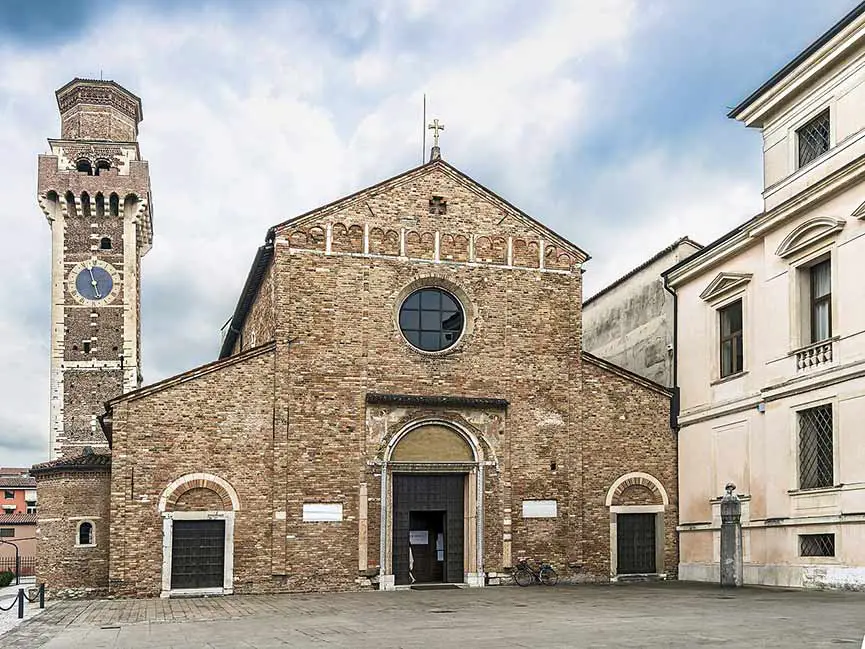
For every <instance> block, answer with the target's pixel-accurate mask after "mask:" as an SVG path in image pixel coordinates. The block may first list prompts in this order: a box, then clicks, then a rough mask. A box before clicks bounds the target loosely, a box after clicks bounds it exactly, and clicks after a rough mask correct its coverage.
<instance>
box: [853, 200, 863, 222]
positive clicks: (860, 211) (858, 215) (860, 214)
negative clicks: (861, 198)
mask: <svg viewBox="0 0 865 649" xmlns="http://www.w3.org/2000/svg"><path fill="white" fill-rule="evenodd" d="M853 216H855V217H856V218H857V219H865V203H862V204H861V205H860V206H859V207H857V208H856V209H855V210H854V211H853Z"/></svg>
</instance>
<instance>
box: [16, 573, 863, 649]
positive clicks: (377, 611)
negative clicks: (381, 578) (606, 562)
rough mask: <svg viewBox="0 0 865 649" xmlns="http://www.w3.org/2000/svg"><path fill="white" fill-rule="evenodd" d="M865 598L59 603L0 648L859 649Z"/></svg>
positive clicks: (568, 590) (492, 591) (601, 594)
mask: <svg viewBox="0 0 865 649" xmlns="http://www.w3.org/2000/svg"><path fill="white" fill-rule="evenodd" d="M863 635H865V593H843V592H841V593H839V592H813V591H807V592H803V591H785V590H775V589H772V590H770V589H758V588H745V589H740V590H737V591H735V592H731V591H725V590H721V589H719V588H717V587H714V586H706V585H696V584H683V583H676V582H673V583H666V584H663V583H662V584H629V585H615V586H557V587H555V588H543V587H541V586H535V587H532V588H525V589H521V588H516V587H498V588H486V589H461V590H436V591H399V592H390V593H340V594H320V595H247V596H235V597H219V598H209V599H173V600H159V599H149V600H99V601H89V602H53V603H50V605H49V606H48V608H47V609H46V611H45V612H44V613H43V614H41V615H39V616H38V617H35V618H33V619H32V620H27V621H25V622H24V623H23V624H21V625H20V626H19V627H17V628H16V629H14V630H12V631H10V632H9V633H7V634H5V635H2V636H0V647H3V648H4V649H5V648H6V647H15V648H16V649H18V648H21V649H29V648H31V647H32V648H34V649H35V648H43V649H66V648H73V647H74V648H75V649H82V648H85V647H86V648H87V649H99V648H102V647H123V648H125V649H134V648H138V647H159V648H165V649H169V648H175V647H176V648H180V647H183V648H199V647H200V648H208V649H229V648H231V649H234V648H243V649H253V648H255V649H268V648H273V647H283V648H284V647H352V648H354V647H358V648H359V647H402V648H406V649H410V648H416V647H447V648H448V649H456V648H457V647H472V648H474V647H479V648H484V647H497V648H502V647H703V646H705V647H711V646H717V647H721V646H723V647H788V648H789V647H843V646H849V647H855V648H856V649H859V648H860V647H861V646H862V640H863Z"/></svg>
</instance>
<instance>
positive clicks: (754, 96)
mask: <svg viewBox="0 0 865 649" xmlns="http://www.w3.org/2000/svg"><path fill="white" fill-rule="evenodd" d="M863 13H865V2H860V3H859V4H858V5H856V6H855V7H854V8H853V9H852V10H851V11H850V13H848V14H847V15H846V16H844V17H843V18H842V19H841V20H839V21H838V22H837V23H835V24H834V25H832V27H830V28H829V29H828V30H827V31H826V32H825V33H824V34H823V35H822V36H820V38H818V39H817V40H816V41H814V42H813V43H811V44H810V45H809V46H808V47H806V48H805V49H804V50H803V51H802V52H800V53H799V54H798V55H797V56H796V58H794V59H793V60H792V61H790V62H789V63H788V64H787V65H785V66H784V67H783V68H781V69H780V70H778V72H776V73H775V74H773V75H772V77H771V78H770V79H769V80H768V81H766V83H764V84H763V85H762V86H760V87H759V88H757V89H756V90H755V91H754V92H752V93H751V94H750V95H748V96H747V97H746V98H745V99H744V100H742V101H741V102H740V103H739V105H738V106H736V107H735V108H734V109H733V110H731V111H730V112H729V113H727V117H731V118H734V119H736V118H738V117H739V115H741V114H742V112H744V111H745V110H746V109H747V108H748V107H749V106H751V105H752V104H753V103H755V102H756V101H757V100H758V99H759V98H760V97H762V96H763V95H764V94H765V93H766V92H767V91H768V90H770V89H771V88H772V87H774V86H775V85H777V84H778V83H780V82H781V81H782V80H783V79H784V78H785V77H786V76H787V75H788V74H790V73H791V72H793V70H795V69H796V68H798V67H799V66H800V65H801V64H802V63H803V62H805V61H806V60H807V59H808V58H809V57H810V56H811V55H813V54H814V53H816V52H817V51H818V50H819V49H820V48H821V47H823V46H824V45H826V43H828V42H829V41H830V40H832V39H833V38H834V37H835V36H837V35H838V34H839V33H841V32H842V31H843V30H844V28H845V27H847V26H848V25H850V23H852V22H853V21H855V20H856V19H857V18H859V16H861V15H862V14H863Z"/></svg>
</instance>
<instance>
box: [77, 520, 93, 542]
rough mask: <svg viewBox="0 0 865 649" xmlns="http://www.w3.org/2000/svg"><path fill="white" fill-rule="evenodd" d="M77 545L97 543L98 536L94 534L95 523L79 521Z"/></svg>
mask: <svg viewBox="0 0 865 649" xmlns="http://www.w3.org/2000/svg"><path fill="white" fill-rule="evenodd" d="M76 545H96V536H95V535H94V534H93V523H91V522H90V521H81V522H80V523H78V543H77V544H76Z"/></svg>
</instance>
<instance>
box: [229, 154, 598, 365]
mask: <svg viewBox="0 0 865 649" xmlns="http://www.w3.org/2000/svg"><path fill="white" fill-rule="evenodd" d="M436 168H438V169H440V170H441V171H443V172H444V173H446V174H448V175H449V176H451V177H452V178H455V179H456V180H458V181H459V182H462V183H463V184H465V185H469V186H471V187H472V188H473V189H475V190H476V191H478V192H480V193H482V194H484V196H485V197H486V198H487V199H488V200H491V201H493V202H495V203H498V204H499V205H500V206H501V207H502V208H503V209H504V210H506V211H507V212H510V213H511V215H512V216H514V217H515V218H517V219H519V220H521V221H522V222H523V223H525V224H526V225H527V226H528V227H529V228H531V229H532V230H536V231H537V232H538V234H540V235H542V236H544V237H546V238H549V239H550V240H552V241H554V242H556V243H557V244H558V245H562V246H564V247H566V248H570V249H571V250H572V251H573V252H575V253H576V254H577V256H578V257H579V260H580V262H581V263H582V262H585V261H587V260H588V259H590V258H591V257H590V255H589V254H588V253H587V252H586V251H584V250H583V249H582V248H580V247H579V246H577V245H576V244H575V243H572V242H571V241H568V240H567V239H565V238H564V237H562V236H561V235H559V234H557V233H556V232H554V231H553V230H551V229H550V228H548V227H547V226H545V225H544V224H543V223H541V222H540V221H538V220H536V219H535V218H533V217H531V216H529V215H528V214H526V213H525V212H523V211H522V210H521V209H519V208H518V207H516V206H515V205H513V204H512V203H509V202H508V201H506V200H505V199H504V198H502V197H501V196H499V195H498V194H496V193H495V192H493V191H492V190H491V189H489V188H487V187H485V186H484V185H482V184H481V183H479V182H478V181H476V180H475V179H474V178H472V177H470V176H468V175H466V174H464V173H463V172H462V171H460V170H459V169H457V168H456V167H454V166H453V165H451V164H449V163H448V162H445V161H444V160H443V159H441V158H436V159H433V160H430V161H429V162H425V163H424V164H422V165H420V166H417V167H414V168H413V169H409V170H408V171H404V172H402V173H400V174H397V175H396V176H392V177H391V178H388V179H386V180H383V181H381V182H379V183H376V184H375V185H371V186H369V187H365V188H363V189H361V190H358V191H356V192H354V193H352V194H349V195H348V196H343V197H342V198H339V199H337V200H335V201H333V202H331V203H328V204H326V205H322V206H321V207H316V208H315V209H313V210H310V211H308V212H304V213H303V214H300V215H298V216H295V217H292V218H290V219H288V220H286V221H283V222H282V223H277V224H276V225H274V226H272V227H270V228H269V229H268V231H267V235H266V237H265V245H264V246H262V247H261V248H259V249H258V252H257V253H256V256H255V259H254V260H253V262H252V268H250V270H249V275H247V278H246V282H245V283H244V286H243V291H241V294H240V298H239V299H238V300H237V306H236V307H235V309H234V315H232V317H231V320H229V322H228V331H227V332H226V335H225V338H224V339H223V341H222V345H221V347H220V350H219V358H221V359H222V358H226V357H227V356H229V355H230V354H231V350H232V349H234V345H235V343H236V342H237V336H238V335H239V334H240V332H241V330H242V329H243V324H244V322H245V321H246V317H247V315H248V314H249V309H250V308H251V307H252V303H253V301H254V300H255V296H256V294H257V293H258V288H259V286H260V285H261V280H262V279H263V277H264V273H265V271H266V270H267V267H268V265H269V264H270V262H271V260H272V258H273V240H274V237H275V233H276V231H277V230H279V229H281V228H285V227H288V226H293V225H299V224H301V223H303V222H304V221H307V220H312V219H317V218H320V217H322V216H325V215H326V214H328V213H329V212H335V211H337V210H340V209H343V208H345V207H348V206H349V205H351V204H352V203H353V202H355V201H360V200H362V199H363V198H365V197H366V196H367V195H368V193H369V192H371V191H376V190H381V191H384V190H386V189H389V188H390V187H391V186H396V185H399V184H401V183H404V182H408V181H410V180H412V179H414V178H416V177H418V176H421V175H423V174H425V173H428V172H429V171H430V170H432V169H436Z"/></svg>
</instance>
